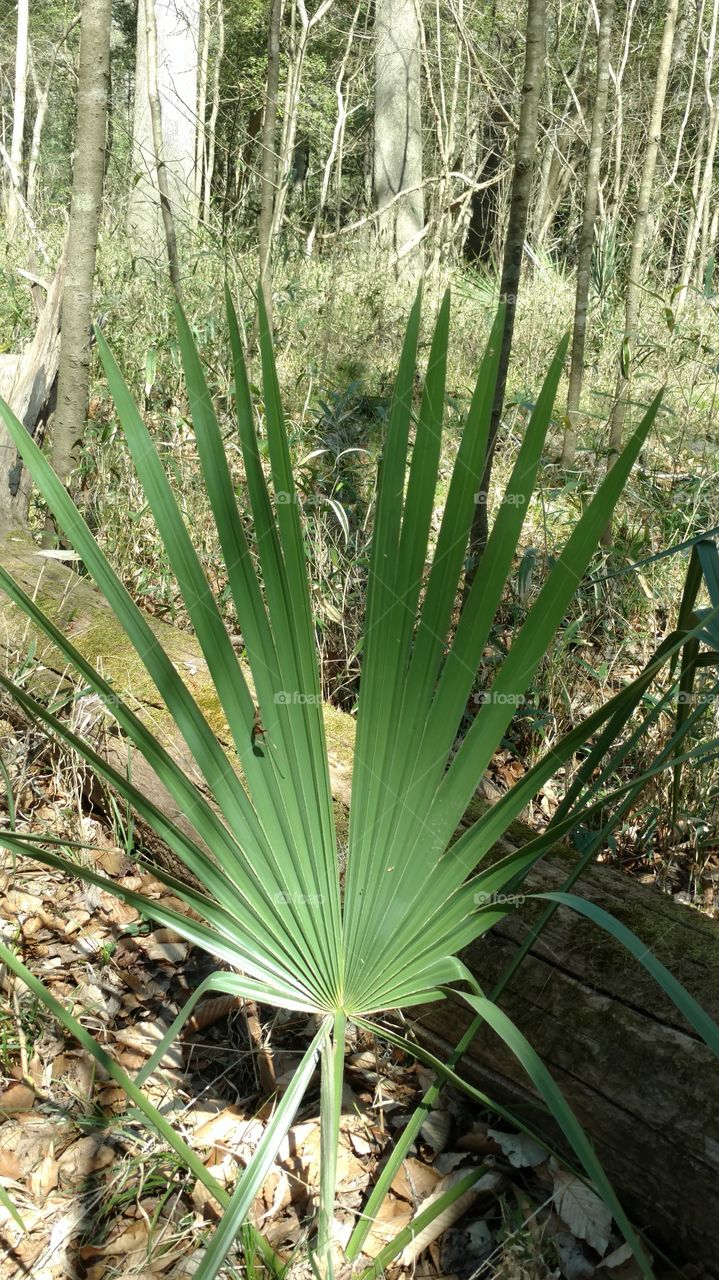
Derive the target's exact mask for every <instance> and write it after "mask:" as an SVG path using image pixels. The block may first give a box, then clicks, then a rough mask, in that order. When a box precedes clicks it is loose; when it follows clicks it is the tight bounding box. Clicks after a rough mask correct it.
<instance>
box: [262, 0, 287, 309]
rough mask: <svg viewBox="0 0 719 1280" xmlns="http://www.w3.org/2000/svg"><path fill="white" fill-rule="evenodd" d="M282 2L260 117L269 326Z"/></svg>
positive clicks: (274, 22)
mask: <svg viewBox="0 0 719 1280" xmlns="http://www.w3.org/2000/svg"><path fill="white" fill-rule="evenodd" d="M281 23H282V0H272V7H271V9H270V25H269V32H268V37H267V84H266V88H265V112H264V116H263V118H262V134H261V147H262V186H261V196H260V217H259V222H258V228H257V232H258V241H259V250H260V288H261V290H262V296H263V299H264V303H265V309H266V311H267V317H268V320H269V323H270V326H271V325H272V212H273V209H274V205H275V192H276V190H277V152H276V150H275V148H276V146H277V94H278V91H279V84H280V26H281Z"/></svg>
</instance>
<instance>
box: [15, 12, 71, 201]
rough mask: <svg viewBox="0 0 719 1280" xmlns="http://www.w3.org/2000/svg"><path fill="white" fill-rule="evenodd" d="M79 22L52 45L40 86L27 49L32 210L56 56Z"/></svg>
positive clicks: (68, 26) (29, 174)
mask: <svg viewBox="0 0 719 1280" xmlns="http://www.w3.org/2000/svg"><path fill="white" fill-rule="evenodd" d="M79 21H80V15H79V14H78V15H77V17H76V18H73V19H72V22H69V23H68V25H67V27H66V28H65V30H64V31H63V33H62V35H61V36H60V39H59V40H58V41H56V43H55V44H54V45H53V47H52V50H51V53H50V62H49V65H48V67H47V70H46V72H45V82H44V84H41V82H40V77H39V75H38V72H37V68H36V66H35V60H34V58H33V55H32V49H31V48H28V64H29V67H30V77H31V79H32V85H33V91H34V93H35V103H36V107H35V119H34V121H33V126H32V140H31V142H30V155H29V157H28V162H27V202H28V205H29V206H30V208H31V209H32V208H33V207H34V205H35V191H36V187H37V172H38V164H39V160H40V144H41V142H42V131H43V129H44V127H45V120H46V117H47V109H48V106H49V103H50V90H51V88H52V79H53V75H54V74H55V64H56V62H57V57H58V54H59V52H60V50H61V48H62V46H63V45H64V43H65V41H66V40H67V38H68V36H69V35H70V32H71V31H73V30H74V29H75V27H76V26H77V24H78V22H79Z"/></svg>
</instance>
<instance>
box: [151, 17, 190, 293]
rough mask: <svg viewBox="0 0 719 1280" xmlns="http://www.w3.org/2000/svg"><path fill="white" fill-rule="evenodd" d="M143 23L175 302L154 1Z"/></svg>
mask: <svg viewBox="0 0 719 1280" xmlns="http://www.w3.org/2000/svg"><path fill="white" fill-rule="evenodd" d="M145 23H146V40H147V96H148V98H149V101H150V119H151V121H152V143H153V147H154V150H155V165H156V170H157V189H158V191H159V193H160V209H161V212H162V223H163V226H164V228H165V244H166V246H167V264H168V267H169V271H170V280H171V281H172V287H173V289H174V291H175V297H176V298H177V301H178V302H182V285H181V282H180V261H179V258H178V256H177V234H176V232H175V219H174V215H173V212H172V204H171V203H170V186H169V183H168V180H167V168H166V166H165V159H164V153H165V146H164V142H163V137H162V106H161V103H160V92H159V88H158V82H157V23H156V20H155V0H145Z"/></svg>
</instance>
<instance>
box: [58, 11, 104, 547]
mask: <svg viewBox="0 0 719 1280" xmlns="http://www.w3.org/2000/svg"><path fill="white" fill-rule="evenodd" d="M110 23H111V0H83V6H82V24H81V27H80V67H79V72H78V89H77V125H76V129H75V163H74V166H73V178H72V203H71V206H70V225H69V228H68V251H67V269H66V274H65V287H64V289H63V295H62V337H61V342H60V366H59V371H58V390H57V409H56V411H55V422H54V426H53V437H52V465H53V468H54V470H55V473H56V475H57V476H58V477H59V479H60V480H62V482H63V484H66V483H67V479H68V476H69V475H70V473H71V471H72V470H73V468H74V466H75V463H76V456H77V447H78V444H79V442H80V440H81V438H82V434H83V428H84V424H85V410H86V407H87V392H88V384H89V380H90V336H91V334H90V321H91V307H92V285H93V279H94V276H95V255H96V252H97V238H98V232H99V227H100V212H101V209H102V187H103V180H104V176H105V144H106V136H107V101H108V86H109V80H110ZM52 533H54V524H53V522H52V519H51V517H48V525H47V526H46V534H47V536H48V537H50V535H51V534H52Z"/></svg>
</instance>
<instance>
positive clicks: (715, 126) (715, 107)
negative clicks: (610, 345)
mask: <svg viewBox="0 0 719 1280" xmlns="http://www.w3.org/2000/svg"><path fill="white" fill-rule="evenodd" d="M718 19H719V0H714V4H713V7H712V18H711V25H710V30H709V39H708V42H707V47H706V54H705V59H704V125H705V128H704V129H703V131H702V145H701V146H700V147H698V148H697V152H698V154H697V170H696V180H695V190H694V192H693V195H694V200H693V202H692V213H691V217H690V220H689V228H688V231H687V238H686V243H685V246H684V260H683V263H682V272H681V277H680V281H679V291H678V294H677V298H676V309H677V310H679V309H680V308H681V307H682V305H683V304H684V302H685V301H686V295H687V290H688V288H689V284H690V282H691V279H692V275H693V272H694V260H695V257H696V252H697V246H698V244H699V237H700V234H701V232H702V230H703V228H704V226H705V214H706V212H707V210H708V206H709V201H710V199H711V189H712V182H713V178H714V157H715V155H716V149H717V134H718V132H719V92H717V93H715V94H712V79H713V74H714V53H715V49H716V37H717V20H718ZM704 142H706V154H705V158H704V166H703V172H702V174H701V180H700V179H699V173H700V171H701V167H702V166H701V155H702V153H703V151H704Z"/></svg>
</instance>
